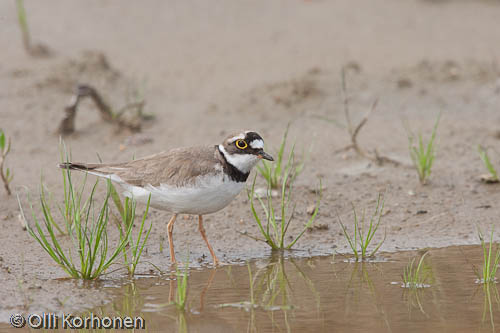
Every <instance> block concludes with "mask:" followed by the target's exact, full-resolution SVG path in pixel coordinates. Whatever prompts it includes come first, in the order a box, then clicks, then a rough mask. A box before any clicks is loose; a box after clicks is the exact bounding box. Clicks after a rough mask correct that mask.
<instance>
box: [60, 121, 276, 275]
mask: <svg viewBox="0 0 500 333" xmlns="http://www.w3.org/2000/svg"><path fill="white" fill-rule="evenodd" d="M260 159H266V160H269V161H273V158H272V156H271V155H269V154H268V153H266V152H265V151H264V140H262V137H261V136H260V135H259V134H257V133H256V132H252V131H245V132H242V133H239V134H235V135H230V136H229V137H228V138H226V139H225V140H224V141H223V142H222V143H221V144H219V145H215V146H201V147H187V148H177V149H172V150H170V151H168V152H162V153H159V154H155V155H151V156H148V157H144V158H141V159H137V160H133V161H130V162H125V163H109V164H93V163H62V164H59V167H60V168H64V169H71V170H80V171H86V172H88V173H89V174H92V175H96V176H99V177H103V178H107V179H110V180H111V181H114V182H116V183H118V184H120V185H121V186H122V187H123V188H124V195H125V196H127V197H131V198H134V199H135V200H137V201H139V202H143V203H147V201H148V199H149V196H150V195H151V201H150V205H151V207H154V208H157V209H161V210H167V211H170V212H172V213H173V216H172V218H171V219H170V221H169V222H168V224H167V231H168V241H169V245H170V259H171V261H172V263H176V260H175V252H174V244H173V240H172V233H173V229H174V222H175V219H176V218H177V215H178V214H193V215H198V229H199V231H200V233H201V236H202V237H203V239H204V240H205V242H206V244H207V247H208V250H209V251H210V254H211V255H212V258H213V261H214V265H217V264H218V263H219V260H218V259H217V256H216V255H215V253H214V251H213V249H212V247H211V246H210V243H209V242H208V239H207V237H206V235H205V229H204V228H203V217H202V216H203V215H205V214H210V213H214V212H217V211H219V210H221V209H222V208H224V207H226V206H227V205H228V204H229V203H230V202H231V201H232V200H233V199H234V198H235V197H236V195H238V193H239V192H240V191H241V190H242V189H243V187H245V182H246V180H247V178H248V175H249V174H250V171H251V169H252V168H253V167H254V166H255V165H256V164H257V163H258V162H259V161H260Z"/></svg>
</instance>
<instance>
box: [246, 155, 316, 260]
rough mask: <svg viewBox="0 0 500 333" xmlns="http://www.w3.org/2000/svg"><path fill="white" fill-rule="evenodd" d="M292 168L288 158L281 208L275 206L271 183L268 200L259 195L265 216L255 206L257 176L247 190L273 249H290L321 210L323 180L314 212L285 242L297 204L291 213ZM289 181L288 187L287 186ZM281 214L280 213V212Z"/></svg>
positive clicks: (258, 221) (260, 226) (254, 215)
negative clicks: (296, 233)
mask: <svg viewBox="0 0 500 333" xmlns="http://www.w3.org/2000/svg"><path fill="white" fill-rule="evenodd" d="M290 168H291V159H289V160H288V163H287V166H286V167H285V172H284V177H283V182H282V184H281V198H280V204H279V208H278V207H275V204H274V203H273V199H272V196H271V183H270V182H269V183H268V191H267V200H266V202H264V200H263V199H262V198H260V196H257V200H258V201H259V203H260V206H261V208H262V210H263V211H264V214H265V217H264V218H261V217H260V216H259V213H258V212H257V209H256V207H255V202H254V200H255V197H256V194H255V180H256V178H257V176H255V177H254V180H253V183H252V187H251V189H250V190H249V191H247V194H248V199H249V200H250V207H251V210H252V214H253V217H254V219H255V221H256V222H257V224H258V226H259V230H260V232H261V234H262V235H263V236H264V238H265V240H264V241H265V242H266V243H267V244H268V245H269V246H270V247H271V248H272V249H273V250H284V249H290V248H291V247H292V246H293V245H295V243H296V242H297V241H298V240H299V239H300V237H302V235H303V234H304V232H305V231H306V230H307V229H308V228H310V227H311V225H312V223H313V222H314V220H315V219H316V216H317V215H318V211H319V204H320V201H321V181H320V185H319V187H320V188H319V191H318V195H317V200H316V207H315V209H314V211H313V214H312V215H311V217H310V218H309V220H308V221H307V223H306V224H305V225H304V228H303V229H302V231H301V232H300V233H299V234H298V235H297V236H296V237H295V238H293V237H292V241H291V242H290V243H288V244H285V239H286V234H287V231H288V227H289V226H290V223H291V222H292V220H293V217H294V211H295V206H294V207H293V208H292V211H291V213H290V204H291V199H292V191H293V180H290V181H289V182H288V179H290V177H291V174H290ZM287 183H288V187H287ZM280 213H281V215H278V214H280Z"/></svg>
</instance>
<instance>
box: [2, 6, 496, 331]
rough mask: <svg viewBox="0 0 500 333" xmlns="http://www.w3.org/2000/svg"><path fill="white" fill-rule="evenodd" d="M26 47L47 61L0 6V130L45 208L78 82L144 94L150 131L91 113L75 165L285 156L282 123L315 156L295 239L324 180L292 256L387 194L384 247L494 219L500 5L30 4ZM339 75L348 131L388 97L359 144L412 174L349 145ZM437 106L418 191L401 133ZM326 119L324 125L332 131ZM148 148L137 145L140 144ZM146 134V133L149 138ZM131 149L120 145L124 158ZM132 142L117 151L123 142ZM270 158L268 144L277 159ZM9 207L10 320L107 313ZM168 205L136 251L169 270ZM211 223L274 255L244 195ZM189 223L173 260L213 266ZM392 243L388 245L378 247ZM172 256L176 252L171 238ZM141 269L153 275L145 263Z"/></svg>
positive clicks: (25, 183)
mask: <svg viewBox="0 0 500 333" xmlns="http://www.w3.org/2000/svg"><path fill="white" fill-rule="evenodd" d="M26 8H27V12H28V20H29V25H30V27H31V31H32V39H33V42H34V43H44V44H45V45H47V46H48V47H49V48H50V49H51V50H52V52H53V55H52V56H51V57H48V58H43V59H40V58H34V57H31V56H28V55H27V54H26V52H25V51H24V50H23V47H22V42H21V38H20V33H19V28H18V25H17V21H16V20H17V19H16V14H15V7H14V1H3V2H1V3H0V23H1V26H2V29H0V49H1V50H2V52H1V56H0V57H1V60H2V61H1V62H0V127H1V128H3V129H4V130H5V131H6V132H7V133H8V135H10V136H11V138H12V152H11V154H10V155H9V157H8V166H9V167H10V168H11V169H12V170H13V172H14V174H15V178H14V181H13V183H12V186H13V188H14V192H15V193H24V192H22V191H21V189H22V188H23V187H26V188H27V189H28V190H29V191H30V192H31V193H32V194H33V195H34V196H35V197H36V195H37V193H38V190H39V184H40V175H41V174H43V179H44V182H45V184H47V186H48V188H49V189H50V191H51V192H52V193H53V195H54V197H55V198H57V199H58V200H60V199H61V198H62V188H61V176H60V172H59V171H58V170H57V169H56V167H55V165H56V163H57V162H58V160H59V152H58V143H59V137H58V135H57V134H56V131H57V128H58V124H59V122H60V121H61V119H62V117H63V110H64V107H65V105H67V103H68V102H69V100H70V98H71V92H72V89H73V87H74V85H75V84H76V83H89V84H92V85H94V86H95V87H97V88H98V89H99V91H100V92H101V93H102V94H103V95H104V96H105V97H106V99H107V100H108V101H109V102H110V104H111V105H113V106H115V107H116V108H118V107H120V106H122V105H124V104H126V103H127V102H129V101H131V100H133V97H134V94H136V93H137V92H140V93H141V94H142V95H143V96H144V98H145V100H146V103H147V104H146V108H145V111H146V112H147V113H150V114H153V115H154V116H155V119H154V121H149V122H145V123H144V124H143V128H142V132H141V134H140V135H141V137H138V136H137V135H133V134H132V133H130V132H129V131H126V130H122V131H119V130H117V128H116V127H114V126H113V125H110V124H108V123H105V122H103V121H101V119H100V118H99V116H98V113H97V111H96V110H95V107H94V106H93V104H92V103H90V102H84V103H82V105H81V107H80V109H79V113H78V116H77V119H76V132H75V133H74V134H72V135H71V136H68V137H66V138H65V141H66V144H67V146H68V147H70V148H71V151H72V155H73V159H74V160H79V161H97V155H96V154H98V155H99V156H101V157H102V159H103V160H104V161H107V162H114V161H127V160H130V159H131V158H132V157H134V156H137V157H139V156H146V155H148V154H152V153H155V152H159V151H162V150H168V149H170V148H174V147H178V146H191V145H197V144H216V143H219V142H220V141H221V140H222V139H223V137H224V136H225V135H227V134H228V133H230V132H232V131H234V130H240V129H254V130H256V131H258V132H259V133H260V134H261V135H262V136H263V137H264V139H265V140H266V143H267V145H268V146H269V147H271V149H270V150H271V152H273V153H275V150H276V148H277V147H278V146H279V143H280V140H281V137H282V134H283V132H284V130H285V128H286V125H287V123H289V122H292V123H291V129H290V138H292V139H294V140H296V142H297V150H298V151H299V152H307V151H309V153H308V154H307V155H308V161H307V163H306V168H305V170H304V172H303V173H302V174H301V175H300V176H299V178H298V179H297V185H296V191H295V197H296V202H297V214H296V220H295V223H294V224H293V225H292V227H291V228H290V233H291V234H296V233H298V232H299V231H300V229H301V228H302V225H303V223H304V222H305V221H306V220H307V218H308V215H307V213H306V210H307V207H308V206H310V205H311V204H313V203H314V200H315V196H314V193H313V192H312V191H313V190H314V188H316V186H317V184H318V177H321V179H322V183H323V187H324V191H323V200H322V201H321V206H320V213H319V216H318V219H317V221H316V222H315V223H316V225H318V226H320V225H321V226H322V227H321V228H316V229H313V230H312V231H310V232H307V233H306V234H305V236H304V237H303V238H302V239H301V240H300V241H299V242H298V243H297V245H296V249H298V250H300V251H297V253H298V254H299V255H314V254H327V253H333V252H334V251H338V252H345V251H346V250H347V248H346V244H345V241H344V239H343V236H342V234H341V229H340V226H339V224H338V220H337V213H338V214H339V215H340V216H341V217H342V218H343V220H344V221H345V222H347V221H351V220H352V212H351V202H353V203H354V204H355V205H356V206H357V207H359V208H360V209H361V208H367V209H368V210H369V209H372V208H373V206H374V203H375V200H376V198H377V195H378V193H379V192H383V193H385V215H384V218H383V222H382V223H383V228H384V229H385V230H386V232H387V240H386V242H385V243H384V245H383V246H382V250H384V251H395V250H399V249H415V248H424V247H443V246H447V245H451V244H456V245H459V244H473V243H477V242H478V239H477V236H476V225H479V226H481V227H482V228H484V229H485V230H489V229H490V228H491V226H492V225H494V224H498V217H499V216H500V206H499V205H498V202H499V199H500V190H499V187H498V186H499V185H486V184H482V183H480V182H479V181H478V176H479V174H481V173H484V172H485V170H484V167H483V165H482V163H481V161H480V159H479V156H478V154H477V145H478V144H482V145H485V146H489V147H492V148H494V149H495V148H496V152H495V151H494V150H492V151H491V152H492V158H493V160H494V162H495V163H496V165H500V156H499V153H498V151H499V150H498V148H497V147H498V144H499V136H498V130H499V127H500V113H499V110H498V107H499V105H500V104H499V102H500V68H499V66H500V65H498V61H499V59H500V44H499V43H498V40H500V22H499V21H498V17H500V3H499V2H498V1H493V0H491V1H466V0H463V1H459V0H457V1H422V0H420V1H417V0H405V1H400V0H384V1H376V2H375V1H371V0H363V1H357V2H356V4H353V2H352V1H349V0H343V1H335V2H329V1H298V0H297V1H273V2H272V3H269V2H264V1H261V2H255V1H236V2H235V1H222V2H219V3H218V4H217V6H214V5H213V4H212V3H210V4H209V3H207V2H206V1H189V2H186V1H166V2H165V1H147V2H146V3H141V4H139V3H138V2H136V1H117V0H114V1H111V0H108V1H97V0H93V1H85V2H84V1H55V0H51V1H43V2H37V1H26ZM342 66H347V84H348V92H349V95H350V97H351V104H350V106H351V113H352V116H353V118H354V119H355V120H359V119H361V118H362V115H363V114H364V113H365V112H366V111H367V110H368V109H369V107H370V105H371V104H372V103H373V101H374V100H375V99H379V103H378V106H377V109H376V110H375V112H374V113H373V114H372V116H371V117H370V118H369V121H368V123H367V124H366V126H365V127H364V128H363V130H362V132H361V134H360V135H359V142H360V144H361V145H362V146H363V147H364V148H365V149H367V150H370V151H371V150H373V149H377V150H378V152H379V153H380V154H383V155H386V156H390V157H391V158H394V159H397V160H399V161H401V162H402V163H403V165H402V166H399V167H395V166H392V165H390V164H386V165H383V166H377V165H375V164H374V163H372V162H370V161H368V160H366V159H363V158H361V157H359V156H357V155H356V154H355V153H354V152H352V151H343V152H339V150H341V149H342V148H343V147H345V146H346V145H348V144H349V137H348V135H347V132H346V130H345V129H344V128H342V127H341V126H339V124H345V119H344V113H343V103H342V97H341V80H340V69H341V67H342ZM439 113H441V115H442V117H441V122H440V124H439V130H438V139H437V140H438V155H437V157H436V162H435V167H434V169H433V174H432V177H431V181H430V183H429V184H428V185H426V186H422V185H420V183H419V181H418V178H417V175H416V172H415V171H414V170H412V169H411V168H409V167H407V166H406V165H409V163H410V160H409V155H408V139H407V132H406V130H405V127H404V124H405V123H407V124H409V126H410V127H411V128H412V129H413V130H414V131H416V132H419V131H422V132H423V133H424V134H425V136H426V137H428V136H429V133H430V130H431V129H432V126H433V125H434V122H435V120H436V118H437V116H438V114H439ZM324 118H328V119H330V120H332V121H330V122H329V121H325V120H324ZM141 138H142V140H141ZM144 139H146V140H144ZM124 147H125V149H123V148H124ZM120 148H122V149H120ZM273 148H274V151H273ZM18 214H19V208H18V203H17V200H16V196H15V195H12V196H10V197H9V196H7V195H6V194H5V193H4V192H3V191H0V223H1V225H2V231H1V232H0V268H1V269H0V283H1V285H2V298H1V300H0V309H1V311H0V321H7V320H8V317H9V315H10V314H12V313H14V312H18V311H24V312H40V311H42V310H51V311H60V310H65V311H78V310H82V309H84V308H88V307H92V306H95V305H98V304H102V302H104V301H105V300H106V299H107V296H106V295H103V294H102V293H100V292H99V288H98V287H99V283H97V284H96V285H90V287H89V286H88V285H86V284H83V283H81V282H79V281H58V280H54V279H55V278H59V277H63V276H64V273H63V272H62V270H61V269H59V268H58V267H56V266H55V265H54V264H53V262H52V261H51V259H50V258H49V257H48V256H47V255H46V254H45V253H43V252H42V250H41V249H40V247H39V245H38V244H36V243H35V242H34V241H33V240H32V239H31V238H30V237H29V235H28V234H27V232H26V231H23V230H22V227H21V224H20V222H19V219H18ZM168 218H169V213H168V212H163V211H153V212H152V213H151V214H150V219H152V220H153V223H154V226H153V232H152V236H151V239H150V242H149V244H148V246H147V253H145V255H144V257H145V259H147V260H148V261H151V262H153V263H154V264H156V265H158V266H159V267H160V268H162V269H164V270H167V269H168V268H169V266H168V263H169V258H168V254H167V252H168V251H164V252H163V253H160V251H159V249H160V245H159V244H160V242H161V238H162V237H164V236H165V231H166V230H165V229H166V226H165V223H166V221H167V220H168ZM205 221H206V223H205V225H206V230H207V234H208V237H209V239H210V240H211V242H212V244H213V245H214V248H215V249H216V252H217V253H218V254H219V256H220V257H221V258H222V259H223V260H224V261H225V262H232V261H240V260H245V259H248V258H258V257H263V256H266V255H267V254H268V253H269V250H268V248H267V246H266V245H265V244H263V243H260V242H257V241H254V240H252V239H250V238H248V237H244V236H242V235H241V234H240V232H247V233H249V234H250V235H255V236H257V235H258V229H257V227H256V225H255V223H254V222H253V220H252V216H251V213H250V207H249V203H248V201H247V200H246V195H245V193H242V194H240V196H239V197H237V198H236V200H234V202H233V203H232V204H231V205H230V206H229V207H227V208H226V209H224V210H222V211H220V212H218V213H216V214H213V215H210V216H207V217H206V219H205ZM196 224H197V223H196V220H195V219H189V218H186V219H180V220H179V222H178V223H177V224H176V229H175V235H174V237H175V243H176V246H177V247H176V250H177V253H178V254H179V256H181V257H182V256H185V255H186V254H187V253H188V251H189V252H190V254H189V257H190V259H191V260H192V261H193V262H195V263H197V262H200V263H201V264H202V265H204V264H208V263H209V259H210V258H209V256H208V251H207V250H206V248H205V246H204V243H203V241H202V240H201V237H200V236H199V234H198V232H197V225H196ZM381 236H382V233H381V234H380V235H378V237H381ZM164 246H168V244H167V243H166V242H165V243H164ZM140 270H143V271H147V270H149V267H147V266H141V268H140Z"/></svg>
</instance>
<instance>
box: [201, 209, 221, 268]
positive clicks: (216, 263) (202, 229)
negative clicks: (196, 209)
mask: <svg viewBox="0 0 500 333" xmlns="http://www.w3.org/2000/svg"><path fill="white" fill-rule="evenodd" d="M198 229H199V230H200V234H201V237H203V239H204V240H205V243H207V247H208V250H209V251H210V254H211V255H212V258H213V259H214V266H217V265H218V264H219V259H217V256H216V255H215V252H214V250H213V249H212V247H211V246H210V243H209V242H208V239H207V235H206V234H205V228H203V217H202V216H201V215H198Z"/></svg>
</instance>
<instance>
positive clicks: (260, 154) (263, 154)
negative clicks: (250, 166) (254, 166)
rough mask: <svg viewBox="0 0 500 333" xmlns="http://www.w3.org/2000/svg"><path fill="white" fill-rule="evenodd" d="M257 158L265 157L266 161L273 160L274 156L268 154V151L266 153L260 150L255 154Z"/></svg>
mask: <svg viewBox="0 0 500 333" xmlns="http://www.w3.org/2000/svg"><path fill="white" fill-rule="evenodd" d="M257 157H258V158H260V159H262V158H263V159H265V160H268V161H274V158H273V157H272V156H271V155H269V154H268V153H266V152H265V151H261V152H260V153H259V154H258V155H257Z"/></svg>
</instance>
